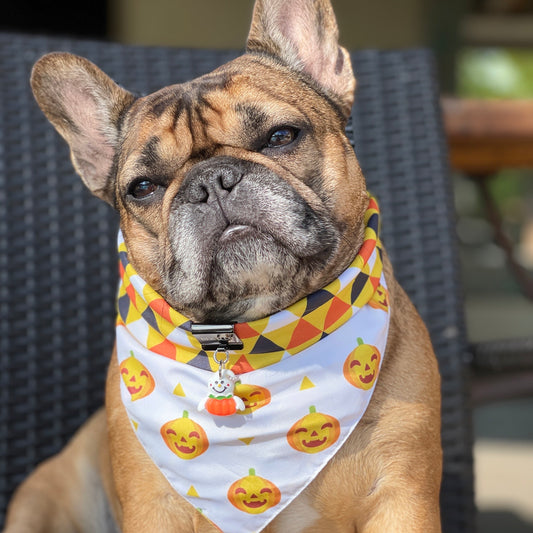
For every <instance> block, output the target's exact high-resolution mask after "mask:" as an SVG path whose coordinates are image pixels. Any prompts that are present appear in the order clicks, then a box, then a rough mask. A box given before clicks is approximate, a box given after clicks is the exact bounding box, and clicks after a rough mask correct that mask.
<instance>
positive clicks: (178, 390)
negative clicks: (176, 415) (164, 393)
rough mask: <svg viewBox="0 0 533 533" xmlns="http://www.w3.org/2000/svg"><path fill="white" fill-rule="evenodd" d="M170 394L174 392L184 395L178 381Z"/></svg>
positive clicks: (177, 394)
mask: <svg viewBox="0 0 533 533" xmlns="http://www.w3.org/2000/svg"><path fill="white" fill-rule="evenodd" d="M172 394H175V395H176V396H185V392H184V391H183V387H182V386H181V383H178V384H177V385H176V387H175V388H174V390H173V391H172Z"/></svg>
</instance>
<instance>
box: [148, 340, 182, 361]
mask: <svg viewBox="0 0 533 533" xmlns="http://www.w3.org/2000/svg"><path fill="white" fill-rule="evenodd" d="M150 349H151V350H152V351H153V352H155V353H158V354H159V355H163V356H164V357H168V358H169V359H176V346H175V345H174V344H172V343H171V342H170V341H169V340H167V339H165V340H164V341H163V342H162V343H160V344H156V345H155V346H152V347H151V348H150Z"/></svg>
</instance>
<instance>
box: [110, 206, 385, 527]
mask: <svg viewBox="0 0 533 533" xmlns="http://www.w3.org/2000/svg"><path fill="white" fill-rule="evenodd" d="M365 223H366V230H365V240H364V243H363V245H362V247H361V249H360V250H359V253H358V255H357V257H356V258H355V259H354V261H353V262H352V264H351V265H350V267H348V269H347V270H346V271H344V272H343V273H342V274H341V275H340V276H339V277H338V278H337V279H336V280H334V281H333V282H332V283H330V284H329V285H327V286H326V287H324V288H323V289H321V290H319V291H317V292H315V293H313V294H311V295H309V296H307V297H306V298H304V299H302V300H301V301H299V302H296V303H295V304H293V305H291V306H290V307H288V308H287V309H285V310H283V311H280V312H278V313H275V314H273V315H271V316H269V317H266V318H264V319H261V320H255V321H251V322H247V323H239V324H235V327H234V330H235V332H236V334H237V335H238V336H239V337H240V338H241V340H242V341H243V345H244V347H243V349H242V350H238V351H230V352H229V353H228V357H229V358H228V362H227V364H226V369H225V370H224V371H222V372H220V373H219V365H218V364H217V363H216V362H215V361H214V359H213V357H212V352H211V353H206V352H205V351H203V350H202V347H201V345H200V343H199V342H198V341H197V340H196V338H195V337H194V336H193V335H192V333H191V322H190V321H189V320H188V319H187V318H186V317H184V316H183V315H181V314H179V313H178V312H176V311H175V310H174V309H172V308H171V307H170V306H169V305H168V304H167V303H166V302H165V301H164V299H163V298H162V297H161V296H160V295H159V294H158V293H157V292H155V291H154V290H153V289H152V288H151V287H149V286H148V285H147V284H146V282H144V281H143V280H142V279H141V278H140V276H139V275H138V274H137V273H136V272H135V270H134V269H133V267H132V266H131V264H130V263H129V262H128V258H127V250H126V246H125V244H124V241H123V239H122V236H121V235H119V255H120V273H121V284H120V288H119V293H118V311H119V312H118V319H117V353H118V363H119V365H120V373H121V376H122V380H121V396H122V401H123V403H124V406H125V408H126V411H127V413H128V416H129V417H130V420H131V422H132V425H133V429H134V431H135V433H136V435H137V437H138V438H139V441H140V442H141V444H142V445H143V447H144V448H145V450H146V452H147V453H148V455H149V456H150V457H151V459H152V460H153V461H154V463H155V464H156V465H157V467H158V468H159V469H160V471H161V472H162V474H163V475H164V476H165V477H166V478H167V480H168V481H169V483H170V484H171V485H172V487H173V488H174V489H175V490H176V491H177V492H178V493H179V494H180V495H181V496H183V497H184V498H185V499H186V500H187V501H188V502H189V503H191V505H193V506H194V507H195V508H196V509H197V510H198V511H200V512H201V513H202V514H203V515H204V516H205V517H206V518H207V519H209V520H210V521H211V522H212V523H213V524H214V525H215V526H217V527H218V528H219V529H220V530H221V531H223V532H227V533H232V532H234V531H239V532H258V531H261V530H262V529H263V528H264V527H265V526H266V525H267V524H268V523H269V522H270V521H271V520H273V519H274V517H275V516H276V515H277V514H279V513H280V512H281V511H282V510H283V509H284V508H285V507H286V506H287V505H288V504H289V503H290V502H291V501H292V500H294V498H296V497H297V496H298V495H299V494H300V493H301V492H302V491H303V490H304V489H305V487H306V486H307V485H309V483H310V482H311V481H312V480H313V479H314V478H315V477H316V475H317V474H318V473H319V472H320V470H321V469H322V468H323V467H324V466H325V465H326V464H327V463H328V461H329V460H330V459H331V458H332V457H333V456H334V455H335V453H336V452H337V451H338V450H339V448H340V447H341V446H342V444H343V443H344V442H345V441H346V439H347V438H348V437H349V435H350V434H351V432H352V431H353V430H354V428H355V427H356V426H357V424H358V422H359V420H360V419H361V418H362V416H363V414H364V413H365V410H366V408H367V406H368V403H369V402H370V399H371V397H372V393H373V391H374V388H375V385H376V381H377V379H378V375H379V371H380V368H381V364H382V361H383V356H384V354H385V347H386V339H387V333H388V327H389V312H390V310H389V301H388V292H387V286H386V282H385V278H384V275H383V271H382V270H383V269H382V258H381V249H380V242H379V238H378V226H379V211H378V206H377V203H376V202H375V200H374V199H372V198H371V199H370V200H369V205H368V208H367V211H366V214H365ZM226 378H227V379H226ZM224 379H226V381H228V380H230V379H231V380H232V383H231V388H233V385H234V383H235V382H236V384H235V390H234V394H235V398H231V395H229V398H230V399H231V400H236V402H235V405H236V406H237V411H236V412H235V414H232V415H229V416H217V415H216V414H211V413H210V412H209V411H208V410H206V409H204V408H203V407H202V406H204V405H205V404H206V401H207V400H206V397H207V396H208V394H209V392H210V388H208V383H209V385H210V386H211V385H213V381H212V380H216V382H217V386H218V383H219V382H222V381H223V380H224ZM211 392H212V391H211Z"/></svg>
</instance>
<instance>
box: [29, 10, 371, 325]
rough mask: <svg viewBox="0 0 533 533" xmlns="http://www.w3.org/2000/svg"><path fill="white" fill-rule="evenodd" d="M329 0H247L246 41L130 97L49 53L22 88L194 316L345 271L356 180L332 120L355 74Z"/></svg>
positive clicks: (253, 305)
mask: <svg viewBox="0 0 533 533" xmlns="http://www.w3.org/2000/svg"><path fill="white" fill-rule="evenodd" d="M337 33H338V32H337V25H336V21H335V17H334V14H333V11H332V8H331V5H330V3H329V0H291V1H290V2H286V1H283V0H258V1H257V2H256V5H255V8H254V14H253V21H252V27H251V30H250V34H249V37H248V44H247V52H246V54H245V55H243V56H241V57H239V58H237V59H235V60H234V61H232V62H230V63H228V64H226V65H224V66H222V67H220V68H218V69H217V70H215V71H214V72H212V73H210V74H207V75H205V76H202V77H200V78H198V79H195V80H193V81H191V82H188V83H185V84H181V85H173V86H170V87H166V88H164V89H161V90H160V91H158V92H155V93H153V94H150V95H148V96H145V97H142V98H135V97H134V96H133V95H132V94H130V93H129V92H127V91H125V90H124V89H122V88H120V87H119V86H117V85H116V84H115V83H114V82H113V81H111V79H109V78H108V77H107V76H106V75H105V74H104V73H103V72H101V71H100V70H99V69H98V68H97V67H96V66H94V65H93V64H92V63H90V62H89V61H87V60H85V59H83V58H80V57H77V56H73V55H70V54H65V53H56V54H49V55H47V56H45V57H43V58H42V59H41V60H40V61H39V62H38V63H37V64H36V65H35V67H34V70H33V74H32V87H33V91H34V94H35V97H36V99H37V101H38V103H39V105H40V107H41V108H42V109H43V111H44V113H45V114H46V116H47V117H48V119H49V120H50V121H51V122H52V123H53V124H54V126H55V127H56V129H57V130H58V131H59V133H60V134H61V135H62V136H63V137H64V138H65V139H66V140H67V142H68V143H69V145H70V148H71V156H72V161H73V163H74V166H75V168H76V170H77V171H78V173H79V174H80V175H81V177H82V179H83V181H84V182H85V184H86V185H87V186H88V187H89V189H90V190H91V191H92V192H93V193H94V194H95V195H96V196H98V197H100V198H102V199H103V200H105V201H106V202H108V203H109V204H111V205H112V206H114V207H115V208H116V209H118V211H119V213H120V225H121V228H122V232H123V234H124V238H125V241H126V244H127V246H128V253H129V256H130V261H131V263H132V264H133V266H134V267H135V268H136V270H137V271H138V273H139V274H140V275H141V276H142V277H143V278H144V279H145V280H146V281H147V282H148V283H150V284H151V285H152V287H153V288H154V289H156V290H157V291H158V292H159V293H160V294H162V295H163V297H164V298H165V299H166V300H167V301H168V303H169V304H170V305H171V306H173V307H174V308H175V309H176V310H178V311H180V312H182V313H183V314H185V315H186V316H188V317H190V318H191V319H193V320H196V321H228V320H252V319H256V318H259V317H262V316H265V315H268V314H270V313H272V312H275V311H277V310H279V309H282V308H284V307H286V306H288V305H289V304H291V303H292V302H294V301H296V300H298V299H299V298H301V297H303V296H304V295H306V294H308V293H310V292H313V291H315V290H317V289H319V288H321V287H322V286H324V285H325V284H327V283H328V282H330V281H331V280H332V279H334V278H335V277H336V276H337V275H338V274H339V273H340V272H342V270H344V269H345V268H346V267H347V266H348V264H349V263H350V261H351V260H352V259H353V257H354V255H355V254H356V252H357V250H358V248H359V245H360V244H361V242H362V238H363V215H364V210H365V207H366V204H367V197H366V191H365V184H364V180H363V177H362V175H361V171H360V169H359V166H358V164H357V160H356V158H355V155H354V153H353V150H352V149H351V146H350V144H349V142H348V140H347V138H346V136H345V134H344V128H345V124H346V120H347V118H348V116H349V114H350V111H351V106H352V102H353V91H354V86H355V81H354V78H353V73H352V68H351V64H350V59H349V56H348V53H347V52H346V50H344V49H343V48H341V47H339V45H338V42H337Z"/></svg>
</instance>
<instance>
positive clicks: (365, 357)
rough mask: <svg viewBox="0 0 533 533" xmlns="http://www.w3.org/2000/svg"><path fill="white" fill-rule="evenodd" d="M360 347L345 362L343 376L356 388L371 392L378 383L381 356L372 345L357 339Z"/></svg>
mask: <svg viewBox="0 0 533 533" xmlns="http://www.w3.org/2000/svg"><path fill="white" fill-rule="evenodd" d="M357 343H358V346H357V348H356V349H355V350H353V351H352V353H350V355H349V356H348V357H347V358H346V361H344V366H343V374H344V377H345V378H346V380H347V381H348V382H349V383H351V384H352V385H353V386H354V387H357V388H358V389H363V390H369V389H371V388H372V387H373V385H374V383H375V382H376V378H377V377H378V373H379V362H380V361H381V354H380V353H379V350H378V349H377V348H376V347H375V346H372V345H370V344H364V343H363V340H362V339H360V338H359V339H357Z"/></svg>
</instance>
